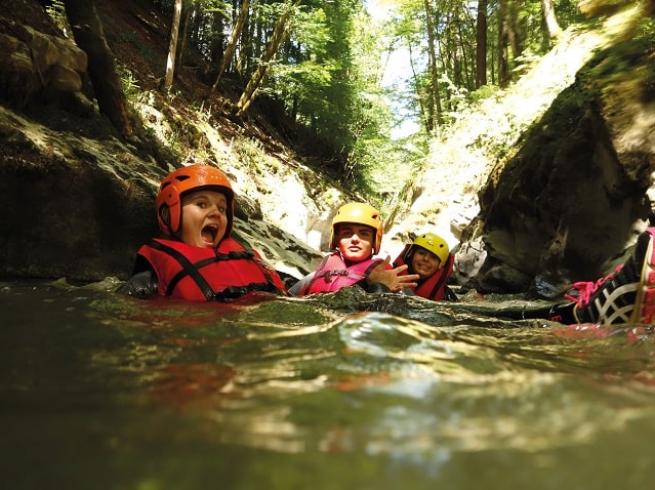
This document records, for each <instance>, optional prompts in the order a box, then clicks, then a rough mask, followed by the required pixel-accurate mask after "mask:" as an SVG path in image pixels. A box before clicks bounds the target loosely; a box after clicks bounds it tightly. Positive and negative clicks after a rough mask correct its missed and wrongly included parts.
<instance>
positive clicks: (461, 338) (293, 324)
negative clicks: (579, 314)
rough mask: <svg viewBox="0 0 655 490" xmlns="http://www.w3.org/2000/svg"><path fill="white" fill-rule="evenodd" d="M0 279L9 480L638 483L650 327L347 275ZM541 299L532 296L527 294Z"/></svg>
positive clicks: (643, 459)
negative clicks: (189, 296) (228, 296)
mask: <svg viewBox="0 0 655 490" xmlns="http://www.w3.org/2000/svg"><path fill="white" fill-rule="evenodd" d="M110 287H111V284H98V285H94V287H82V288H78V287H70V286H67V285H65V284H52V285H45V284H42V285H37V286H31V285H21V284H4V285H0V305H1V307H2V325H3V326H2V330H1V331H2V342H1V344H0V345H1V347H0V366H1V369H0V380H1V383H0V387H1V389H0V402H1V405H0V406H1V407H2V409H1V412H0V413H2V422H3V427H4V428H5V430H3V433H4V434H3V437H2V438H1V441H2V442H0V450H1V451H2V456H3V457H2V458H1V460H2V474H3V475H4V476H5V480H6V481H8V482H10V485H9V487H8V488H51V487H55V488H59V487H61V488H95V487H101V488H136V489H159V488H176V489H178V488H182V489H185V488H205V487H208V486H210V487H216V485H217V482H220V485H219V486H220V488H239V489H241V488H243V489H250V488H280V489H287V488H308V487H311V488H399V487H400V486H402V487H406V488H434V487H435V485H438V484H442V486H444V487H445V488H476V489H477V488H479V486H480V485H481V484H484V485H485V486H486V487H490V488H499V489H500V488H502V489H506V488H516V487H521V486H528V485H529V486H530V487H531V488H537V489H539V488H557V489H560V488H569V487H574V488H594V489H596V488H619V487H620V488H635V489H636V488H640V489H641V488H644V487H645V486H646V485H647V484H649V483H650V481H651V480H652V478H653V477H654V476H655V467H654V466H653V463H654V461H653V460H654V459H655V457H653V456H652V440H653V436H655V374H654V373H655V371H654V369H653V367H654V364H655V361H654V352H655V341H654V340H653V339H654V338H655V337H653V336H652V335H651V334H650V332H648V331H644V330H640V331H636V330H632V329H623V330H607V329H599V328H595V329H594V328H585V329H571V328H568V327H562V326H561V325H557V324H552V323H549V322H546V321H541V320H532V321H510V320H503V319H501V318H500V317H498V316H494V315H498V314H501V315H502V313H503V311H506V310H508V309H511V308H524V307H525V308H530V307H532V306H534V305H531V304H527V303H521V302H517V301H503V302H496V303H477V304H443V305H439V304H435V303H431V302H428V301H423V300H421V299H418V298H403V297H398V296H394V295H365V294H363V293H360V292H358V291H356V290H352V291H342V292H340V293H338V294H336V295H331V296H330V295H327V296H319V297H312V298H309V299H303V300H299V299H283V298H277V299H271V298H270V297H259V298H253V299H250V300H248V301H247V302H245V303H239V304H229V305H223V304H189V303H183V302H175V301H161V300H157V301H139V300H134V299H131V298H125V297H122V296H118V295H116V294H114V293H111V292H107V291H104V290H103V289H110ZM537 306H538V305H537Z"/></svg>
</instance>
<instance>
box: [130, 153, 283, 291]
mask: <svg viewBox="0 0 655 490" xmlns="http://www.w3.org/2000/svg"><path fill="white" fill-rule="evenodd" d="M155 204H156V212H157V222H158V223H159V228H160V229H161V231H162V233H163V235H164V237H163V238H155V239H153V240H151V241H150V243H148V244H145V245H143V246H142V247H141V248H140V249H139V250H138V252H137V258H136V262H135V265H134V271H133V275H132V277H131V278H130V279H129V280H128V281H127V283H126V284H125V285H124V286H123V287H121V289H120V291H121V292H123V293H126V294H130V295H133V296H138V297H150V296H154V295H160V296H170V297H173V298H180V299H185V300H191V301H230V300H233V299H236V298H240V297H242V296H244V295H246V294H248V293H251V292H254V291H266V292H271V293H275V294H286V290H285V287H284V283H283V282H282V279H281V278H280V276H279V275H278V274H277V272H276V271H275V270H273V269H272V268H271V267H269V266H268V265H267V264H265V263H264V261H263V260H262V259H261V257H260V256H259V254H258V253H257V252H256V251H254V250H249V249H247V248H246V247H244V246H243V245H241V244H240V243H239V242H237V241H236V240H235V239H234V238H232V237H231V231H232V225H233V223H234V210H235V206H236V203H235V195H234V191H233V190H232V186H231V184H230V181H229V180H228V178H227V177H226V176H225V174H224V173H223V172H221V171H220V170H219V169H218V168H216V167H212V166H210V165H201V164H196V165H190V166H188V167H183V168H180V169H178V170H175V171H174V172H171V173H170V174H169V175H168V176H166V177H165V178H164V180H162V182H161V184H160V186H159V193H158V194H157V198H156V201H155Z"/></svg>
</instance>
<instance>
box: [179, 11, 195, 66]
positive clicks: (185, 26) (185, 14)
mask: <svg viewBox="0 0 655 490" xmlns="http://www.w3.org/2000/svg"><path fill="white" fill-rule="evenodd" d="M195 8H196V6H195V4H194V5H190V4H189V0H186V1H185V2H183V5H182V31H181V33H180V41H179V45H180V49H179V50H178V53H177V56H176V57H175V72H176V73H178V72H179V70H180V68H182V63H183V61H184V51H185V50H186V45H187V43H188V41H189V19H190V18H191V14H192V13H193V11H194V10H195Z"/></svg>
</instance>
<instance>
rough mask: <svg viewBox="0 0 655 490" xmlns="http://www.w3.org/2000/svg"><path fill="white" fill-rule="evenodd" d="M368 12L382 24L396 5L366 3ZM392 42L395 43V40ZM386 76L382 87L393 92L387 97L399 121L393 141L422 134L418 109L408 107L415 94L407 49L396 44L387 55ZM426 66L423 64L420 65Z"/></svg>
mask: <svg viewBox="0 0 655 490" xmlns="http://www.w3.org/2000/svg"><path fill="white" fill-rule="evenodd" d="M364 3H365V5H366V9H367V10H368V12H369V14H370V15H371V17H372V18H373V21H374V22H376V23H378V24H382V23H384V22H385V21H387V20H389V19H390V18H391V17H392V16H393V15H394V2H393V1H392V0H365V2H364ZM388 42H389V43H391V42H393V41H392V39H391V38H389V39H388ZM383 57H384V58H383V60H382V63H383V64H384V74H383V76H382V81H381V83H382V86H383V87H384V88H386V89H387V90H389V91H391V92H392V93H391V94H390V96H389V97H387V100H388V103H389V107H391V110H392V112H393V115H394V118H395V119H396V121H395V124H394V127H393V128H392V130H391V138H392V139H398V138H403V137H405V136H408V135H410V134H413V133H416V132H417V131H419V129H420V126H419V121H418V118H417V113H416V110H415V109H414V110H412V109H409V108H408V105H407V103H406V100H407V98H408V97H412V96H413V94H414V91H413V89H412V88H411V87H410V85H409V80H410V78H411V76H412V67H411V65H410V59H409V50H408V49H407V46H404V45H399V44H398V43H396V44H395V45H394V47H393V49H392V51H391V52H386V51H385V53H384V54H383ZM419 64H420V65H421V66H422V65H423V64H424V63H423V62H422V61H421V63H419Z"/></svg>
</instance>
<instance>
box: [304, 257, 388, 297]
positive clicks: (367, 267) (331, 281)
mask: <svg viewBox="0 0 655 490" xmlns="http://www.w3.org/2000/svg"><path fill="white" fill-rule="evenodd" d="M380 262H382V260H381V259H373V258H369V259H367V260H362V261H361V262H357V263H355V264H352V265H350V266H347V265H346V263H345V262H344V260H343V258H342V257H341V254H340V253H339V252H333V253H331V254H330V255H328V256H327V257H325V259H323V262H321V264H320V265H319V266H318V268H317V269H316V272H314V277H313V278H312V280H311V282H310V283H309V284H308V285H306V286H305V287H303V288H302V289H301V290H300V292H299V293H298V296H305V295H307V294H317V293H333V292H335V291H338V290H339V289H341V288H346V287H348V286H352V285H354V284H356V283H358V282H359V281H361V280H362V279H366V278H367V277H368V275H369V273H370V272H371V270H372V269H373V268H374V267H376V266H377V265H378V264H380Z"/></svg>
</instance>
